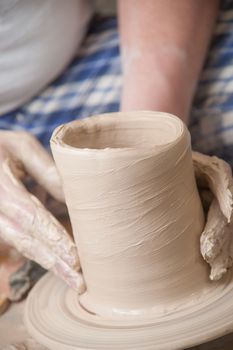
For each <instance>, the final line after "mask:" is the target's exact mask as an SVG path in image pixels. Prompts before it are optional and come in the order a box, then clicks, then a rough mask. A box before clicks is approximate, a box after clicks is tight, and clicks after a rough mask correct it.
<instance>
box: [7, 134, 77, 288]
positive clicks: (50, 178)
mask: <svg viewBox="0 0 233 350" xmlns="http://www.w3.org/2000/svg"><path fill="white" fill-rule="evenodd" d="M26 174H28V175H30V176H31V177H33V178H34V179H35V180H36V181H37V182H38V183H39V184H40V185H41V186H43V187H44V188H45V190H47V191H48V192H49V193H50V194H51V195H52V196H53V197H54V198H56V199H57V200H59V201H63V200H64V198H63V192H62V188H61V184H60V179H59V175H58V173H57V171H56V168H55V165H54V162H53V160H52V158H51V157H50V156H49V154H48V153H47V152H46V151H45V150H44V149H43V147H42V146H41V145H40V144H39V142H38V141H37V140H36V139H35V138H34V137H33V136H32V135H30V134H28V133H26V132H11V131H0V238H2V239H3V240H4V241H5V242H7V243H8V244H10V245H11V246H14V247H15V248H16V249H17V250H18V251H20V252H21V253H22V254H23V255H24V256H26V257H27V258H29V259H32V260H35V261H36V262H38V263H39V264H40V265H41V266H43V267H44V268H46V269H48V270H52V271H53V272H54V273H56V274H57V275H59V276H60V277H61V278H63V279H64V280H65V281H66V282H67V283H68V284H69V285H70V286H71V287H73V288H75V289H76V290H78V291H79V292H80V293H81V292H82V291H83V288H84V287H83V286H84V284H83V280H82V277H81V274H80V273H79V272H78V270H79V269H80V265H79V259H78V255H77V250H76V247H75V244H74V242H73V241H72V239H71V238H70V236H69V235H68V233H67V232H66V230H65V229H64V228H63V226H62V225H61V224H60V223H59V222H58V221H57V220H56V219H55V218H54V217H53V215H52V214H51V213H49V212H48V211H47V210H46V209H45V208H44V206H43V205H42V203H41V202H40V201H39V200H38V199H37V198H36V197H35V196H33V195H32V194H31V193H29V192H28V191H27V190H26V188H25V186H24V185H23V183H22V182H21V180H22V178H23V177H24V176H25V175H26Z"/></svg>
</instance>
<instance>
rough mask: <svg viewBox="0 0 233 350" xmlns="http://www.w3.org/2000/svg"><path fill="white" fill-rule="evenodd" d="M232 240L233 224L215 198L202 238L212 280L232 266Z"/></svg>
mask: <svg viewBox="0 0 233 350" xmlns="http://www.w3.org/2000/svg"><path fill="white" fill-rule="evenodd" d="M231 241H232V224H228V223H227V220H226V218H225V216H224V215H223V213H222V211H221V209H220V207H219V203H218V201H217V200H216V199H214V200H213V202H212V204H211V206H210V209H209V212H208V216H207V222H206V226H205V229H204V231H203V233H202V234H201V239H200V244H201V254H202V256H203V258H204V259H205V260H206V261H207V262H208V263H209V264H210V267H211V273H210V279H211V280H219V279H220V278H221V277H222V276H223V274H224V273H225V272H226V271H227V269H228V268H229V267H230V266H231V264H232V257H233V256H232V253H231V251H230V246H231Z"/></svg>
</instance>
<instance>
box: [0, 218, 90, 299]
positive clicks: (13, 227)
mask: <svg viewBox="0 0 233 350" xmlns="http://www.w3.org/2000/svg"><path fill="white" fill-rule="evenodd" d="M0 236H1V238H2V239H3V240H5V241H6V243H8V244H10V245H11V246H14V247H16V248H17V250H19V251H20V252H21V253H22V254H23V255H24V256H25V257H27V258H28V259H31V260H34V261H36V262H37V263H39V264H40V265H41V266H42V267H44V268H45V269H48V270H51V271H53V272H54V273H55V274H57V275H58V276H59V277H60V278H62V279H63V280H64V281H65V282H66V283H67V284H68V285H69V286H70V287H72V288H74V289H75V290H77V291H78V293H83V291H84V290H85V285H84V281H83V277H82V274H80V273H79V272H77V271H75V270H74V269H73V268H72V267H70V266H69V265H68V264H67V263H66V261H64V260H63V259H62V258H61V257H60V256H59V255H56V254H55V253H54V251H52V250H51V247H49V246H47V245H45V244H44V242H41V241H39V240H38V239H37V237H33V236H30V235H27V234H25V232H24V231H21V228H20V225H18V224H17V223H15V222H13V221H12V220H11V219H9V218H8V217H6V216H5V215H3V214H2V213H0Z"/></svg>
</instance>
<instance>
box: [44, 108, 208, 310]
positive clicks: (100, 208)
mask: <svg viewBox="0 0 233 350" xmlns="http://www.w3.org/2000/svg"><path fill="white" fill-rule="evenodd" d="M51 147H52V151H53V155H54V158H55V161H56V164H57V167H58V170H59V172H60V175H61V177H62V181H63V186H64V191H65V197H66V202H67V205H68V210H69V214H70V218H71V222H72V227H73V232H74V236H75V241H76V243H77V247H78V250H79V255H80V261H81V266H82V270H83V274H84V279H85V282H86V285H87V291H86V292H85V293H84V294H83V295H82V296H81V303H82V305H84V307H85V308H87V309H88V310H90V311H92V312H95V313H97V314H106V315H109V314H110V315H112V314H114V313H116V314H132V315H136V314H143V313H147V312H150V310H151V309H154V308H155V306H156V305H160V306H161V305H164V311H165V310H166V306H167V305H168V304H173V306H174V308H175V307H176V306H177V303H179V302H182V300H184V298H186V297H187V298H189V297H190V293H192V295H193V298H194V295H195V293H198V290H200V286H204V285H205V283H206V280H207V271H206V268H205V265H204V263H203V262H202V259H201V257H200V248H199V238H200V233H201V231H202V230H203V226H204V216H203V210H202V205H201V202H200V198H199V195H198V191H197V187H196V182H195V177H194V170H193V164H192V156H191V148H190V136H189V133H188V131H187V129H186V127H185V126H184V124H183V123H182V121H181V120H179V119H178V118H176V117H174V116H171V115H169V114H166V113H157V112H155V113H152V112H132V113H115V114H113V115H104V116H98V117H92V118H90V119H85V120H82V121H74V122H71V123H69V124H67V125H64V126H61V127H59V128H57V129H56V130H55V132H54V134H53V138H52V141H51Z"/></svg>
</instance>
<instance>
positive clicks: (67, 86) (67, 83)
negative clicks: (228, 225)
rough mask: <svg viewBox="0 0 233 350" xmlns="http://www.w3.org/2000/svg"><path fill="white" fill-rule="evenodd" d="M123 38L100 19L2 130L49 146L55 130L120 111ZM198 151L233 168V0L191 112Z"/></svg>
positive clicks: (225, 6) (111, 21)
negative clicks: (59, 71) (57, 74)
mask: <svg viewBox="0 0 233 350" xmlns="http://www.w3.org/2000/svg"><path fill="white" fill-rule="evenodd" d="M121 83H122V79H121V65H120V54H119V36H118V30H117V21H116V19H115V18H113V17H112V18H95V19H94V20H93V21H92V23H91V26H90V30H89V33H88V35H87V37H86V39H85V41H84V43H83V46H82V48H81V50H79V53H78V56H77V57H75V59H74V60H73V62H72V63H71V64H70V66H69V67H68V68H67V69H66V71H65V72H64V73H63V74H62V75H61V76H60V77H59V78H58V79H57V80H55V81H54V82H53V83H52V84H51V85H50V86H48V87H47V88H46V89H45V90H44V91H43V92H42V93H41V94H40V95H39V96H37V97H35V98H34V99H33V100H31V101H30V102H29V103H27V104H25V105H24V106H22V107H21V108H19V109H17V110H15V111H13V112H11V113H8V114H6V115H4V116H1V117H0V129H10V130H22V129H24V130H28V131H29V132H31V133H32V134H34V135H35V136H36V137H37V138H38V139H39V140H40V141H41V142H42V143H43V144H44V145H45V146H46V147H48V145H49V139H50V136H51V133H52V131H53V130H54V128H55V127H56V126H57V125H59V124H62V123H66V122H68V121H71V120H74V119H79V118H84V117H87V116H92V115H94V114H99V113H104V112H113V111H117V110H118V109H119V101H120V93H121ZM190 131H191V134H192V140H193V147H194V148H195V149H198V150H200V151H202V152H204V153H209V154H217V155H218V156H220V157H222V158H224V159H226V160H227V161H229V162H230V163H231V165H232V166H233V0H228V1H224V2H222V7H221V11H220V14H219V19H218V23H217V26H216V31H215V35H214V38H213V42H212V45H211V48H210V51H209V55H208V58H207V62H206V65H205V68H204V70H203V72H202V75H201V79H200V82H199V85H198V88H197V93H196V97H195V100H194V104H193V109H192V113H191V123H190Z"/></svg>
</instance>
